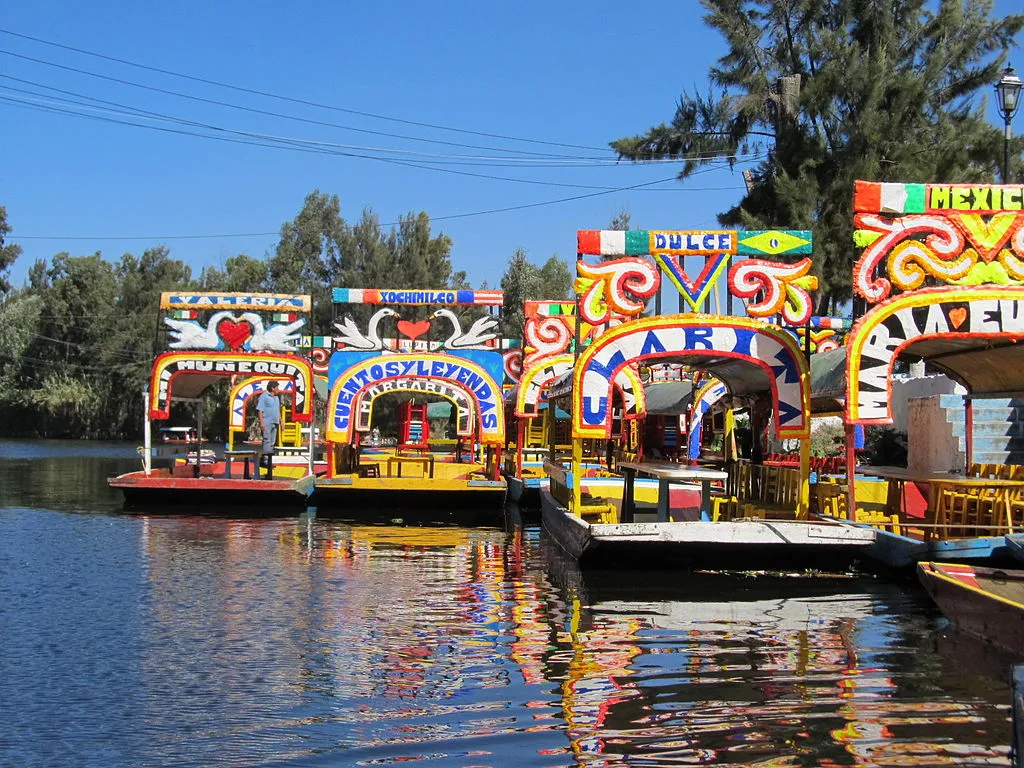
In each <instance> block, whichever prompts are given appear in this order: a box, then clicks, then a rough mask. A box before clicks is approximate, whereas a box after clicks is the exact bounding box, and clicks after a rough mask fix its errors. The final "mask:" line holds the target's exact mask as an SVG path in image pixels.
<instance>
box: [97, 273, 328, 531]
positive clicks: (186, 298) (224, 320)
mask: <svg viewBox="0 0 1024 768" xmlns="http://www.w3.org/2000/svg"><path fill="white" fill-rule="evenodd" d="M160 309H161V310H162V311H163V312H164V317H163V323H162V324H161V329H162V331H163V332H164V335H165V342H166V343H165V346H166V348H167V351H165V352H163V353H162V354H160V355H159V356H158V357H157V358H156V360H155V361H154V363H153V368H152V371H151V374H150V381H149V388H148V390H147V391H146V392H145V394H144V398H145V410H144V414H145V416H144V419H145V424H144V430H143V440H144V445H143V447H142V448H141V449H140V454H141V456H142V464H143V467H142V469H141V470H140V471H137V472H129V473H127V474H124V475H120V476H118V477H113V478H110V479H109V480H108V483H109V485H110V486H111V487H113V488H117V489H119V490H121V491H122V492H123V494H124V499H125V503H126V505H127V506H128V507H130V508H134V509H141V510H146V511H156V510H157V509H160V508H162V507H171V508H174V509H176V510H178V511H181V510H182V509H187V510H194V511H204V512H215V511H218V510H220V509H223V508H225V507H230V508H231V509H232V510H235V511H238V510H241V509H244V510H247V511H251V512H257V513H274V512H277V511H284V510H293V511H294V510H301V509H304V508H305V506H306V500H307V498H308V496H309V494H310V493H311V492H312V490H313V472H314V458H315V450H316V446H315V432H314V431H313V430H311V429H310V426H311V423H312V419H313V399H314V391H315V385H314V380H313V370H312V368H311V366H310V363H309V361H308V360H307V359H306V358H305V357H304V356H303V355H302V354H300V349H299V346H298V342H299V339H300V334H299V331H300V329H301V328H302V327H303V326H304V325H305V324H306V322H307V320H308V316H309V313H310V311H311V301H310V297H309V296H291V295H277V294H227V293H210V294H176V293H164V294H162V296H161V299H160ZM223 380H228V381H229V382H230V383H231V387H232V396H231V397H232V417H233V418H234V417H235V416H236V413H235V411H236V409H240V412H241V413H242V414H244V408H245V403H246V401H247V400H248V399H249V398H251V397H252V396H253V395H255V394H258V393H259V392H261V391H262V390H263V388H265V387H266V383H267V382H269V381H277V382H280V384H281V390H282V393H283V395H282V404H283V405H284V406H285V407H284V408H283V411H284V414H283V419H282V426H281V430H280V438H279V445H278V447H277V449H276V450H275V453H279V454H281V455H280V456H276V457H275V456H272V455H264V454H263V452H262V450H261V448H260V446H259V444H248V443H242V444H237V443H232V445H231V448H230V449H229V450H227V451H224V452H219V451H218V450H216V449H215V448H214V446H212V444H211V443H210V442H209V441H208V440H207V439H206V436H205V434H204V426H205V424H204V414H203V400H202V397H201V396H202V394H203V392H204V391H206V389H207V388H208V387H209V386H210V385H212V384H214V383H215V382H217V381H223ZM189 408H190V409H191V411H192V413H193V415H194V423H193V424H192V425H191V426H188V427H179V428H167V429H165V430H162V432H161V434H162V436H163V439H159V440H157V441H156V442H155V443H154V441H153V435H152V425H153V423H154V422H157V423H166V422H168V421H170V420H171V418H172V416H181V415H184V413H185V411H186V410H188V409H189ZM161 459H166V460H168V461H169V462H170V464H169V466H164V467H157V466H155V463H156V462H158V461H160V460H161ZM264 462H266V467H263V466H261V465H263V464H264Z"/></svg>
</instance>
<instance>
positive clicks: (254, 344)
mask: <svg viewBox="0 0 1024 768" xmlns="http://www.w3.org/2000/svg"><path fill="white" fill-rule="evenodd" d="M242 317H243V318H244V319H246V320H248V321H249V323H250V324H251V325H252V338H250V339H249V349H251V350H252V351H253V352H264V351H270V352H294V351H295V343H294V342H295V341H296V340H297V339H299V338H300V337H301V334H299V333H296V331H297V330H298V329H299V328H301V327H302V326H303V325H305V324H306V319H305V318H301V319H299V320H296V321H294V322H292V323H288V324H287V325H272V326H270V327H269V328H267V329H264V328H263V320H262V319H261V318H260V316H259V315H257V314H256V313H255V312H245V313H243V314H242Z"/></svg>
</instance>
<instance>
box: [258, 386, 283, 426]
mask: <svg viewBox="0 0 1024 768" xmlns="http://www.w3.org/2000/svg"><path fill="white" fill-rule="evenodd" d="M256 410H257V411H259V412H260V413H262V414H263V421H264V422H265V423H266V424H268V425H269V424H280V423H281V399H280V398H279V397H278V396H277V395H272V394H270V391H269V390H266V389H265V390H263V394H261V395H260V399H259V400H257V401H256Z"/></svg>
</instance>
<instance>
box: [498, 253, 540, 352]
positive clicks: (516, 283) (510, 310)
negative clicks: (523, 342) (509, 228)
mask: <svg viewBox="0 0 1024 768" xmlns="http://www.w3.org/2000/svg"><path fill="white" fill-rule="evenodd" d="M501 290H502V292H503V293H504V303H503V305H502V310H501V333H502V336H503V337H505V338H506V339H521V338H523V326H524V325H525V323H526V317H525V315H524V313H523V302H524V301H529V300H530V299H534V298H536V297H537V294H538V293H539V292H540V270H539V269H537V267H536V266H535V265H534V264H532V263H531V262H530V260H529V259H527V258H526V251H525V250H523V249H522V248H516V249H515V251H513V252H512V256H511V257H509V260H508V267H506V269H505V274H503V275H502V276H501Z"/></svg>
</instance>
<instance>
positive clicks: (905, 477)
mask: <svg viewBox="0 0 1024 768" xmlns="http://www.w3.org/2000/svg"><path fill="white" fill-rule="evenodd" d="M857 472H858V473H859V474H862V475H867V476H869V477H879V478H882V479H883V480H886V481H888V483H889V488H888V490H887V492H886V507H887V508H888V509H889V510H890V512H891V511H892V510H895V511H896V512H897V513H900V512H902V510H903V503H902V502H903V488H904V486H905V485H906V484H907V483H927V484H928V509H929V510H930V511H931V513H932V514H933V515H934V520H931V521H929V522H931V523H932V525H931V526H929V527H928V529H927V530H926V531H925V538H935V536H936V534H937V533H941V535H942V536H947V535H948V533H949V531H948V526H949V521H948V517H949V509H948V508H947V505H946V499H947V498H948V497H949V493H942V491H943V490H946V491H949V492H957V491H960V492H963V493H969V492H971V491H972V490H973V491H981V490H983V489H986V488H987V489H989V490H991V491H993V495H994V499H995V501H996V514H997V515H998V514H1002V515H1004V516H1005V519H1006V525H1007V529H1008V531H1009V532H1011V533H1012V532H1013V527H1012V525H1011V520H1010V498H1011V496H1012V494H1013V491H1015V490H1022V489H1024V481H1021V480H1007V479H1003V478H997V477H968V476H967V475H964V474H961V473H959V472H921V471H917V470H911V469H907V468H906V467H857Z"/></svg>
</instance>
